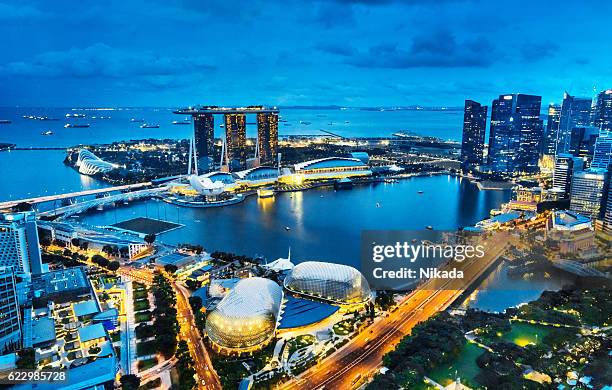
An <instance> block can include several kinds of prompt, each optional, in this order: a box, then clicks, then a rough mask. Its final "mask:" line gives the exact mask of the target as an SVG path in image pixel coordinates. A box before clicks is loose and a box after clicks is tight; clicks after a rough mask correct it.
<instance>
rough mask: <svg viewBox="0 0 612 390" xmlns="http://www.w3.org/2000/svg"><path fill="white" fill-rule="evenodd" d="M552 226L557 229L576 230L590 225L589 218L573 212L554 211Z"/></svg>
mask: <svg viewBox="0 0 612 390" xmlns="http://www.w3.org/2000/svg"><path fill="white" fill-rule="evenodd" d="M553 225H554V227H555V228H557V229H564V228H565V229H572V228H573V229H578V228H583V227H584V228H586V227H589V226H590V225H591V218H589V217H586V216H584V215H581V214H578V213H575V212H573V211H567V210H561V211H555V215H554V220H553Z"/></svg>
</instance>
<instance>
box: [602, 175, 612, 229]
mask: <svg viewBox="0 0 612 390" xmlns="http://www.w3.org/2000/svg"><path fill="white" fill-rule="evenodd" d="M609 181H610V183H609V184H608V194H607V200H606V205H605V209H604V212H603V231H604V232H606V233H608V234H612V180H609Z"/></svg>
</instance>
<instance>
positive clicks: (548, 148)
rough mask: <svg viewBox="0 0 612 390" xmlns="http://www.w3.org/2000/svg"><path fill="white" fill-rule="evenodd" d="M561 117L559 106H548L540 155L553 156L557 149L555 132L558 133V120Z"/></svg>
mask: <svg viewBox="0 0 612 390" xmlns="http://www.w3.org/2000/svg"><path fill="white" fill-rule="evenodd" d="M560 117H561V106H560V105H559V104H549V105H548V119H547V120H546V132H545V134H544V140H543V144H542V154H544V155H547V156H554V155H555V150H556V148H557V132H558V131H559V118H560Z"/></svg>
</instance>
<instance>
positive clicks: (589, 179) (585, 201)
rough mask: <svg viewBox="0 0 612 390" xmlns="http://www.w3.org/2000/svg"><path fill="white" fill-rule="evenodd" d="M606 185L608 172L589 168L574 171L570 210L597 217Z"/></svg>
mask: <svg viewBox="0 0 612 390" xmlns="http://www.w3.org/2000/svg"><path fill="white" fill-rule="evenodd" d="M607 185H608V172H607V171H606V170H603V169H589V170H586V171H581V172H576V173H574V176H573V177H572V186H571V195H570V210H572V211H575V212H577V213H580V214H582V215H585V216H589V217H593V218H598V217H599V216H600V214H601V212H602V210H603V207H602V206H603V205H602V203H603V201H604V200H605V192H606V190H607Z"/></svg>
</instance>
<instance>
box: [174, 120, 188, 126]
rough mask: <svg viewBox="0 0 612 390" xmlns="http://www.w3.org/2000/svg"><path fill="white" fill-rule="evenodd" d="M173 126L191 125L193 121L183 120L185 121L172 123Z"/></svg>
mask: <svg viewBox="0 0 612 390" xmlns="http://www.w3.org/2000/svg"><path fill="white" fill-rule="evenodd" d="M172 124H173V125H190V124H191V121H188V120H183V121H172Z"/></svg>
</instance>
